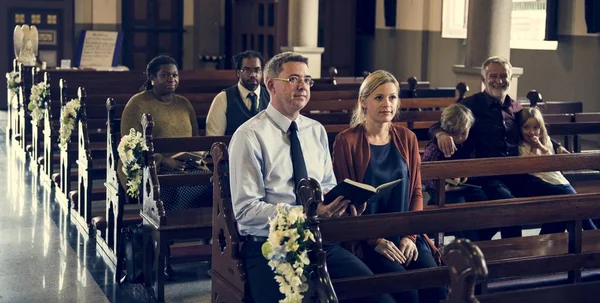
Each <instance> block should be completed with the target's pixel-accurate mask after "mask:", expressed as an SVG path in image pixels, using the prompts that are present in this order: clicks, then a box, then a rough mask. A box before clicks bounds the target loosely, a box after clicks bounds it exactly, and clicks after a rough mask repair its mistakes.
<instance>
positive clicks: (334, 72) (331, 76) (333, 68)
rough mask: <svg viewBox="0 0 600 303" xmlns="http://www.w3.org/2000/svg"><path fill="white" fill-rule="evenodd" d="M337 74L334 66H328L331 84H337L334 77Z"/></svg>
mask: <svg viewBox="0 0 600 303" xmlns="http://www.w3.org/2000/svg"><path fill="white" fill-rule="evenodd" d="M337 74H338V71H337V68H335V66H332V67H330V68H329V77H330V78H331V83H332V84H333V85H337V80H336V79H335V77H336V76H337Z"/></svg>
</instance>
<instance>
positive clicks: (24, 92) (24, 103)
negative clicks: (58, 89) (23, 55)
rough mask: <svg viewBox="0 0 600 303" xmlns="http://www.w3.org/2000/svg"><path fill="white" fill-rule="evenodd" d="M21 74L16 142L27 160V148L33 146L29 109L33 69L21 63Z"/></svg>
mask: <svg viewBox="0 0 600 303" xmlns="http://www.w3.org/2000/svg"><path fill="white" fill-rule="evenodd" d="M18 67H19V74H20V75H21V81H22V83H23V84H22V85H21V86H20V87H19V91H18V94H19V99H18V100H19V106H18V109H17V117H16V118H17V120H16V124H17V132H16V134H15V137H14V138H15V140H16V141H17V142H18V148H19V153H18V154H19V155H20V156H22V157H23V159H26V157H27V146H28V145H30V144H31V116H30V115H29V111H28V109H27V107H28V106H29V95H31V86H32V85H33V84H34V83H33V81H34V79H33V73H34V71H33V67H31V66H24V65H23V64H22V63H19V65H18Z"/></svg>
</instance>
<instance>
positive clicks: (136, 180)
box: [117, 128, 148, 199]
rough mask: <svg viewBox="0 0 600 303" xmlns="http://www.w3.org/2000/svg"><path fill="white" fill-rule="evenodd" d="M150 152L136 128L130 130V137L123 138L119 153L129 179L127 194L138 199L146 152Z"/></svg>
mask: <svg viewBox="0 0 600 303" xmlns="http://www.w3.org/2000/svg"><path fill="white" fill-rule="evenodd" d="M147 150H148V146H147V145H146V141H145V140H144V137H143V136H142V133H140V132H138V131H136V130H135V129H134V128H132V129H130V130H129V135H125V136H123V138H121V142H119V146H118V147H117V151H118V152H119V158H120V159H121V162H123V172H124V173H125V176H126V177H127V194H128V195H129V196H130V197H132V198H134V199H137V198H138V197H139V196H140V186H141V184H142V176H143V172H142V164H143V161H144V152H145V151H147Z"/></svg>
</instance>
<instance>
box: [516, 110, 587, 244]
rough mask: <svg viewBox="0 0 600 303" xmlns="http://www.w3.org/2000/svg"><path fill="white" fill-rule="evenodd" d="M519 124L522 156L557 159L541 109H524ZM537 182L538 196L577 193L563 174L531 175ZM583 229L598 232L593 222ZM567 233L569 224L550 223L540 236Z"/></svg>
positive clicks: (535, 182) (584, 225)
mask: <svg viewBox="0 0 600 303" xmlns="http://www.w3.org/2000/svg"><path fill="white" fill-rule="evenodd" d="M519 124H520V126H521V144H519V155H521V156H539V155H553V154H554V149H553V148H552V142H551V141H550V136H548V131H547V130H546V125H545V123H544V117H543V116H542V113H541V112H540V110H539V109H537V108H536V107H533V108H524V109H523V110H521V112H520V113H519ZM531 175H532V176H533V177H534V179H533V181H532V183H533V184H531V186H530V188H532V189H534V190H533V191H532V193H533V192H535V193H537V194H538V195H570V194H576V193H577V192H576V191H575V189H574V188H573V187H572V186H571V184H570V183H569V181H568V180H567V179H566V178H565V177H564V176H563V174H562V173H561V172H560V171H551V172H541V173H534V174H531ZM582 223H583V229H585V230H592V229H596V226H595V225H594V222H592V220H589V219H588V220H584V221H583V222H582ZM566 229H567V223H566V222H555V223H546V224H543V225H542V230H541V231H540V234H541V235H543V234H552V233H562V232H564V231H565V230H566Z"/></svg>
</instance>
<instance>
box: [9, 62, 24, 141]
mask: <svg viewBox="0 0 600 303" xmlns="http://www.w3.org/2000/svg"><path fill="white" fill-rule="evenodd" d="M12 71H13V72H18V66H17V59H13V67H12ZM21 83H22V82H21ZM16 90H17V91H16V92H13V91H12V90H10V89H7V96H6V102H7V120H6V128H5V129H6V135H7V136H8V139H9V140H10V142H12V141H13V139H14V133H15V132H16V129H17V121H18V118H17V117H18V115H17V112H18V107H19V94H18V90H19V89H18V88H17V89H16Z"/></svg>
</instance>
